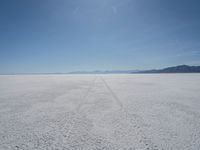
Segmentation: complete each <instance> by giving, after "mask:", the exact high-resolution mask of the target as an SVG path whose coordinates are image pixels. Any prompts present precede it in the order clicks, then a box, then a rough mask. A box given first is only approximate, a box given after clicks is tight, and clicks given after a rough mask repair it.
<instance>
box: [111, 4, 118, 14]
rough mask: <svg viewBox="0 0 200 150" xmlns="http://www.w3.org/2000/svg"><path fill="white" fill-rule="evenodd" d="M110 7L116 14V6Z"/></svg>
mask: <svg viewBox="0 0 200 150" xmlns="http://www.w3.org/2000/svg"><path fill="white" fill-rule="evenodd" d="M111 8H112V11H113V13H114V14H116V13H117V7H116V6H112V7H111Z"/></svg>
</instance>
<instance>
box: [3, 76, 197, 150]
mask: <svg viewBox="0 0 200 150" xmlns="http://www.w3.org/2000/svg"><path fill="white" fill-rule="evenodd" d="M0 149H1V150H15V149H17V150H18V149H20V150H21V149H27V150H32V149H41V150H43V149H45V150H50V149H51V150H53V149H63V150H68V149H69V150H93V149H99V150H101V149H105V150H106V149H108V150H114V149H115V150H135V149H136V150H153V149H154V150H199V149H200V74H146V75H142V74H138V75H135V74H134V75H10V76H9V75H2V76H0Z"/></svg>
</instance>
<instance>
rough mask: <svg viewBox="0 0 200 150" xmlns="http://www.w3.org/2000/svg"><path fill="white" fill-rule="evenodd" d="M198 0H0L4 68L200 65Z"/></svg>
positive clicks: (41, 70)
mask: <svg viewBox="0 0 200 150" xmlns="http://www.w3.org/2000/svg"><path fill="white" fill-rule="evenodd" d="M199 8H200V1H199V0H0V73H45V72H69V71H77V70H88V71H91V70H130V69H133V70H134V69H151V68H162V67H166V66H173V65H179V64H188V65H200V9H199Z"/></svg>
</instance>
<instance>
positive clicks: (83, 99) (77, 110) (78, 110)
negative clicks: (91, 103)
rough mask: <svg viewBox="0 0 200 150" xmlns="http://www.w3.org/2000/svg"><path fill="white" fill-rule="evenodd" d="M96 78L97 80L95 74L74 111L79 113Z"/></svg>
mask: <svg viewBox="0 0 200 150" xmlns="http://www.w3.org/2000/svg"><path fill="white" fill-rule="evenodd" d="M96 80H97V76H95V77H94V79H93V81H92V83H91V85H90V87H89V88H88V90H87V91H86V93H85V95H84V96H83V97H82V100H81V101H82V102H81V103H80V104H79V105H78V106H77V108H76V112H78V113H80V109H81V107H82V106H83V105H84V104H86V102H85V100H86V98H87V97H88V95H89V93H90V92H91V91H92V89H93V88H94V87H95V84H96Z"/></svg>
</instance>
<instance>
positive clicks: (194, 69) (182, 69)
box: [138, 65, 200, 73]
mask: <svg viewBox="0 0 200 150" xmlns="http://www.w3.org/2000/svg"><path fill="white" fill-rule="evenodd" d="M138 73H200V66H188V65H179V66H174V67H167V68H164V69H153V70H144V71H139V72H138Z"/></svg>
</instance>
